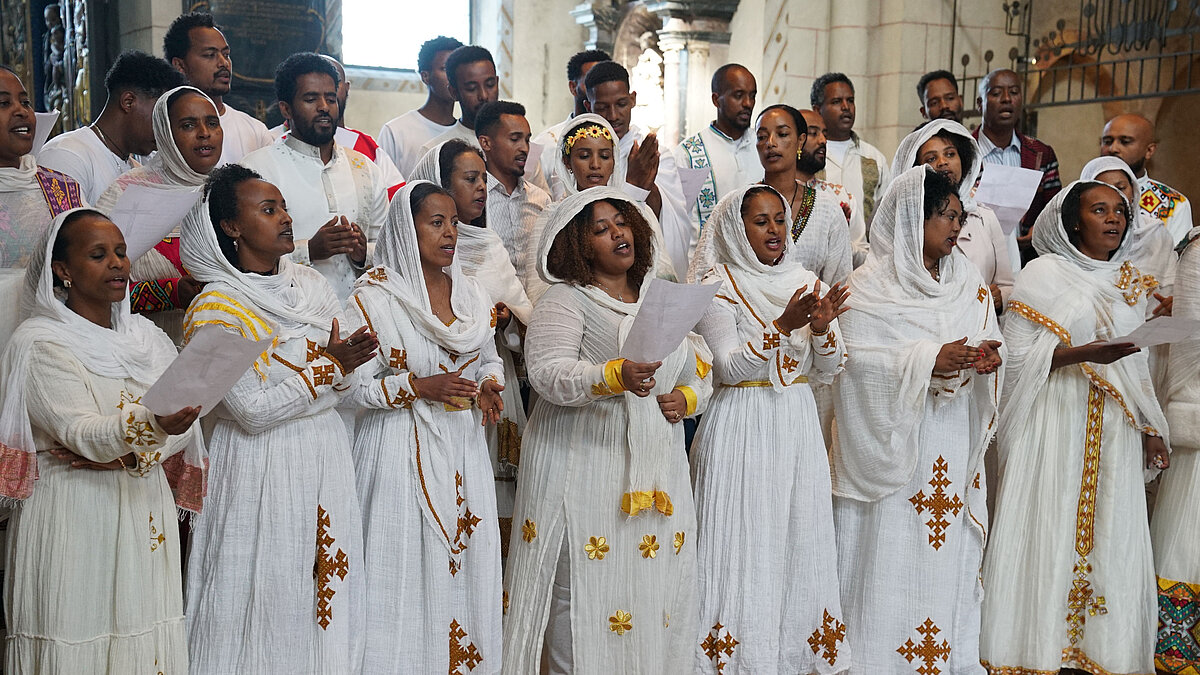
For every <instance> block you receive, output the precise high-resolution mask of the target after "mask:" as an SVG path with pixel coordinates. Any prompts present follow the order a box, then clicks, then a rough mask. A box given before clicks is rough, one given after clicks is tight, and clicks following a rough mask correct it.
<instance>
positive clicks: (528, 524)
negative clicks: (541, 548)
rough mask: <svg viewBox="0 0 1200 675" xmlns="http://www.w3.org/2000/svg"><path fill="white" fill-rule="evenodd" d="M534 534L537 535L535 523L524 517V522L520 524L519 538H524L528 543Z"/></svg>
mask: <svg viewBox="0 0 1200 675" xmlns="http://www.w3.org/2000/svg"><path fill="white" fill-rule="evenodd" d="M536 536H537V523H535V522H533V521H532V520H530V519H528V518H526V519H525V524H524V525H522V526H521V538H522V539H524V540H525V543H527V544H528V543H529V542H531V541H533V538H534V537H536Z"/></svg>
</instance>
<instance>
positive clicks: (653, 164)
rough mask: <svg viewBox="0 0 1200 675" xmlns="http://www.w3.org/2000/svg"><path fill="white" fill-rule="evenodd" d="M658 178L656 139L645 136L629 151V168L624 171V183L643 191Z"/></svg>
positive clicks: (651, 136) (649, 135) (648, 135)
mask: <svg viewBox="0 0 1200 675" xmlns="http://www.w3.org/2000/svg"><path fill="white" fill-rule="evenodd" d="M656 178H658V138H657V137H656V136H655V135H654V134H647V135H646V138H644V139H642V142H641V143H634V144H633V148H632V149H631V150H630V151H629V166H628V168H626V169H625V182H627V183H629V184H630V185H636V186H637V187H640V188H642V189H643V190H649V189H651V188H652V187H653V186H654V179H656Z"/></svg>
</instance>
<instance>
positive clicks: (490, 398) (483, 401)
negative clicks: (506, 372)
mask: <svg viewBox="0 0 1200 675" xmlns="http://www.w3.org/2000/svg"><path fill="white" fill-rule="evenodd" d="M502 391H504V386H503V385H500V384H496V381H495V380H484V381H483V384H481V385H480V386H479V410H480V411H482V412H483V426H485V427H486V426H487V425H489V424H499V423H500V413H501V412H503V411H504V401H502V400H500V392H502Z"/></svg>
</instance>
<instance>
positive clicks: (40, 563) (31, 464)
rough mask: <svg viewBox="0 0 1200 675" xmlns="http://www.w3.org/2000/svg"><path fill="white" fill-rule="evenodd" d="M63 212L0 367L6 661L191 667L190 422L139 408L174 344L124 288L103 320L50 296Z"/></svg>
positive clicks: (169, 669) (194, 458)
mask: <svg viewBox="0 0 1200 675" xmlns="http://www.w3.org/2000/svg"><path fill="white" fill-rule="evenodd" d="M73 211H74V210H71V211H66V212H64V213H62V214H60V215H59V216H58V217H57V218H55V221H54V224H53V226H52V227H51V228H50V230H49V232H48V236H47V235H46V234H44V235H43V239H42V240H43V241H44V242H45V246H44V248H42V249H41V250H42V251H43V252H44V253H43V254H42V255H40V256H38V258H39V259H38V260H35V261H33V262H32V263H31V264H30V268H29V276H28V279H29V289H28V290H29V293H30V294H31V295H32V296H34V297H35V298H36V300H35V302H36V304H35V309H34V312H33V317H32V318H30V319H28V320H26V321H25V322H24V323H23V324H21V326H20V328H18V329H17V331H16V332H15V333H14V334H13V336H12V341H11V342H10V343H9V346H8V348H7V350H6V351H5V352H4V357H3V363H2V365H0V382H2V383H3V416H2V417H0V478H2V481H0V483H2V485H3V488H2V489H0V497H2V498H3V499H4V501H5V502H7V503H8V504H19V505H18V506H17V507H16V508H15V509H14V510H13V511H12V515H11V521H10V523H9V526H8V530H9V531H8V547H7V553H6V560H5V571H6V576H5V586H4V608H5V620H6V624H7V627H8V635H7V636H6V641H5V668H4V670H5V672H8V673H34V672H47V673H113V674H114V675H115V674H117V673H152V672H161V673H168V674H170V673H187V672H188V654H187V643H186V640H185V633H184V617H183V582H182V580H181V578H180V569H181V566H180V557H181V551H180V540H179V532H178V529H177V526H178V520H177V517H176V508H177V507H178V508H179V509H181V510H187V511H191V512H193V513H194V512H197V511H199V510H200V506H201V501H202V499H203V495H204V467H205V460H204V446H203V440H202V438H201V434H200V427H199V425H198V424H197V425H193V427H192V428H191V429H189V430H188V431H187V432H186V433H184V434H180V435H177V436H169V435H167V434H166V433H165V432H164V431H163V430H162V428H161V427H159V425H158V422H157V421H156V420H155V418H154V414H153V413H151V412H150V411H149V410H147V409H146V408H144V407H143V406H142V405H140V403H139V401H140V399H141V396H142V394H144V393H145V392H146V390H147V389H149V387H150V385H151V384H152V383H153V382H154V381H155V380H156V379H157V378H158V376H159V375H160V374H162V371H163V370H164V369H165V368H166V367H167V366H168V365H169V364H170V363H171V361H172V360H173V359H174V358H175V348H174V346H173V345H172V344H171V341H170V340H169V339H168V338H167V336H166V335H164V334H163V332H162V331H160V330H159V329H158V328H156V327H155V326H154V324H152V323H150V321H149V320H147V319H145V318H143V317H141V316H138V315H134V314H130V313H129V302H128V300H127V299H126V300H122V301H121V302H119V303H114V304H113V309H112V324H111V325H112V328H111V329H110V328H103V327H101V326H99V325H96V324H94V323H92V322H91V321H88V320H87V319H84V318H83V317H81V316H79V315H78V314H75V313H74V312H72V311H71V310H69V309H67V307H66V305H65V304H64V303H63V300H62V299H60V297H57V296H56V294H55V290H54V288H53V273H52V271H51V269H50V266H49V265H47V264H45V262H44V261H48V260H49V258H50V255H51V250H52V247H53V242H54V239H55V238H56V237H57V235H58V231H59V228H60V227H61V226H62V223H63V222H64V221H65V220H66V218H67V217H68V216H69V215H70V214H71V213H72V212H73ZM130 453H132V454H133V455H134V457H135V458H136V462H135V463H134V464H133V465H132V466H130V467H129V468H127V469H124V470H120V469H118V470H111V471H105V470H100V471H97V470H91V469H86V468H72V467H71V461H72V460H73V459H75V457H74V456H75V455H78V456H80V457H83V458H86V459H89V460H91V461H94V462H102V463H103V462H109V461H112V460H115V459H119V458H122V457H125V456H126V455H129V454H130ZM168 462H169V464H167V463H168ZM168 475H170V476H172V477H173V478H174V479H175V480H174V481H171V482H172V483H173V484H174V485H175V486H176V487H177V488H178V499H175V498H173V497H172V489H171V486H170V485H169V484H168ZM35 487H36V488H37V489H36V490H35V489H34V488H35Z"/></svg>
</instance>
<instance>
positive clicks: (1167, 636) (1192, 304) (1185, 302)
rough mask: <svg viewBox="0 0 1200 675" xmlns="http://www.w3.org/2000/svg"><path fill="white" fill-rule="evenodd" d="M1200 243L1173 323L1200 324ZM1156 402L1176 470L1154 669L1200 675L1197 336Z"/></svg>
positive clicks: (1160, 520)
mask: <svg viewBox="0 0 1200 675" xmlns="http://www.w3.org/2000/svg"><path fill="white" fill-rule="evenodd" d="M1158 226H1159V227H1162V226H1161V225H1158ZM1162 229H1163V230H1164V231H1165V230H1166V228H1162ZM1197 238H1200V227H1194V228H1192V231H1191V232H1190V233H1189V234H1188V237H1187V238H1186V239H1185V244H1184V249H1183V255H1182V256H1181V257H1180V258H1179V268H1178V273H1177V274H1176V276H1175V288H1174V291H1175V307H1174V316H1178V317H1184V318H1188V319H1200V244H1197V243H1196V241H1197ZM1159 397H1160V399H1164V400H1166V402H1167V403H1166V415H1167V423H1168V424H1169V425H1171V431H1172V433H1171V470H1170V471H1167V472H1166V473H1165V474H1164V475H1163V477H1162V480H1161V481H1160V482H1159V486H1158V498H1157V499H1156V501H1155V504H1154V517H1153V520H1151V521H1150V539H1151V541H1152V543H1153V545H1154V570H1155V573H1156V575H1157V577H1158V608H1159V609H1158V625H1159V630H1158V646H1157V648H1156V649H1155V662H1154V665H1155V667H1156V668H1158V669H1159V670H1161V671H1163V672H1167V673H1187V672H1189V668H1190V669H1191V670H1193V671H1197V672H1200V649H1198V648H1197V646H1196V645H1197V643H1196V639H1195V637H1194V636H1195V635H1197V626H1198V625H1200V519H1198V518H1196V504H1197V503H1200V461H1198V458H1200V337H1193V338H1192V339H1190V340H1184V341H1181V342H1176V343H1175V344H1173V345H1171V349H1170V366H1169V367H1168V369H1167V381H1166V390H1165V391H1160V392H1159Z"/></svg>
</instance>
